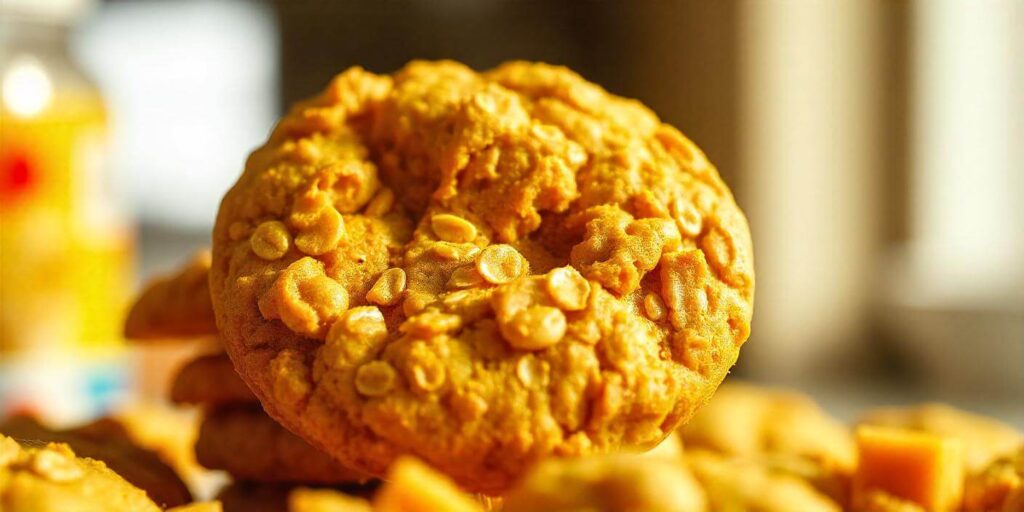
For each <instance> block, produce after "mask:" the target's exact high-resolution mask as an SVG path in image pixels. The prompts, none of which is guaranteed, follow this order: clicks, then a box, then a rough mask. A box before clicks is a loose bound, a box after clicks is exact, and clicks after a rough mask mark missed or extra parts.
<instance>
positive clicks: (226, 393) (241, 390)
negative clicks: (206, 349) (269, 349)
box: [171, 353, 257, 407]
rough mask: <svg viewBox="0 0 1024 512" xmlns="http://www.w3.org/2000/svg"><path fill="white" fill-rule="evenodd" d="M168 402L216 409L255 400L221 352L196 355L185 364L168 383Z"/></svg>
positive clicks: (229, 360) (228, 359)
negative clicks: (169, 383)
mask: <svg viewBox="0 0 1024 512" xmlns="http://www.w3.org/2000/svg"><path fill="white" fill-rule="evenodd" d="M171 401H172V402H174V403H179V404H203V405H206V406H211V407H215V406H218V405H226V404H246V403H255V402H256V401H257V400H256V395H253V394H252V391H250V390H249V386H246V385H245V382H244V381H243V380H242V378H241V377H239V376H238V374H237V373H236V372H235V366H234V364H232V363H231V359H230V358H229V357H228V356H227V354H224V353H220V354H209V355H205V356H199V357H197V358H195V359H193V360H192V361H189V362H188V363H185V365H184V366H182V367H181V369H180V370H178V373H177V375H175V376H174V380H173V381H172V383H171Z"/></svg>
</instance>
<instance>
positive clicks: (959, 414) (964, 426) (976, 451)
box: [859, 403, 1024, 473]
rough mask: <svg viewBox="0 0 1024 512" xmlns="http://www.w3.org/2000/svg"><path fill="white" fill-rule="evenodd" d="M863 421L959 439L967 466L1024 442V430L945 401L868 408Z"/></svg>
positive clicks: (980, 465)
mask: <svg viewBox="0 0 1024 512" xmlns="http://www.w3.org/2000/svg"><path fill="white" fill-rule="evenodd" d="M859 424H861V425H875V426H882V427H899V428H907V429H911V430H917V431H920V432H927V433H929V434H935V435H939V436H943V437H952V438H955V439H959V440H960V441H961V442H963V445H964V469H965V470H966V471H967V472H968V473H976V472H978V471H981V470H983V469H984V468H985V467H986V466H987V465H988V464H989V463H990V462H992V461H993V460H995V459H997V458H999V457H1001V456H1004V455H1006V454H1009V453H1011V452H1013V451H1014V450H1015V449H1017V448H1018V447H1019V446H1020V445H1022V444H1024V433H1021V432H1020V431H1019V430H1017V429H1015V428H1013V427H1012V426H1010V425H1007V424H1006V423H1002V422H1000V421H998V420H996V419H994V418H989V417H987V416H981V415H979V414H973V413H970V412H967V411H962V410H959V409H956V408H954V407H951V406H949V405H945V404H938V403H929V404H921V405H915V406H911V407H882V408H878V409H874V410H871V411H868V412H867V413H865V414H864V416H863V417H862V418H861V419H860V422H859Z"/></svg>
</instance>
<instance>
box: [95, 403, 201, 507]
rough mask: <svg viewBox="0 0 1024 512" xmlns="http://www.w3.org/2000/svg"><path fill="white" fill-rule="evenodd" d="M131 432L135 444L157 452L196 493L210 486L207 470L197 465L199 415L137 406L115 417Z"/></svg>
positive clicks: (153, 406) (144, 405) (193, 412)
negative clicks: (205, 485) (196, 450)
mask: <svg viewBox="0 0 1024 512" xmlns="http://www.w3.org/2000/svg"><path fill="white" fill-rule="evenodd" d="M113 419H114V420H116V421H117V422H118V423H120V424H121V425H124V427H125V429H126V430H127V431H128V434H129V437H130V438H131V440H132V442H134V443H135V444H138V445H139V446H141V447H143V448H145V449H147V450H151V451H153V452H156V453H157V454H158V455H159V456H160V459H161V460H163V461H164V462H166V463H167V464H168V465H170V466H171V467H172V468H174V471H175V472H176V473H177V474H178V475H179V476H181V477H182V479H183V480H185V482H186V484H188V486H189V487H190V488H192V489H199V490H202V487H203V486H204V484H205V483H206V482H208V478H207V477H208V476H209V475H208V473H209V471H207V470H206V469H204V468H203V467H201V466H200V465H199V464H198V463H197V462H196V453H195V444H196V438H197V437H198V436H199V411H187V410H181V409H172V408H170V407H166V406H163V405H155V404H148V405H146V404H133V405H131V406H129V407H126V408H123V409H121V410H119V411H117V413H116V414H115V415H114V416H113Z"/></svg>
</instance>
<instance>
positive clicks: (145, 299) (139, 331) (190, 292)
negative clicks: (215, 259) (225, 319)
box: [124, 251, 217, 340]
mask: <svg viewBox="0 0 1024 512" xmlns="http://www.w3.org/2000/svg"><path fill="white" fill-rule="evenodd" d="M209 272H210V253H209V251H202V252H200V253H198V254H196V255H195V256H194V257H193V258H192V259H191V260H190V261H189V262H188V263H187V264H186V265H185V266H183V267H182V268H180V269H178V270H176V271H175V272H174V273H173V274H170V275H167V276H162V277H158V278H156V279H154V280H152V281H150V282H149V283H148V284H147V285H146V287H145V288H144V289H143V291H142V293H141V294H140V295H139V297H138V299H136V300H135V303H134V304H132V307H131V309H130V310H129V312H128V318H127V319H126V320H125V326H124V333H125V336H126V337H127V338H129V339H135V340H160V339H181V338H194V337H199V336H214V335H216V334H217V323H216V321H215V320H214V314H213V306H212V304H211V301H210V287H209Z"/></svg>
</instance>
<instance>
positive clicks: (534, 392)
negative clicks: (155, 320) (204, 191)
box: [210, 62, 754, 495]
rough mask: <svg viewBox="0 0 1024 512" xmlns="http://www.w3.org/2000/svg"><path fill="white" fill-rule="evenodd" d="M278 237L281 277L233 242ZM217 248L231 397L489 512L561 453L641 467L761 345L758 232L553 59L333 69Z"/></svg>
mask: <svg viewBox="0 0 1024 512" xmlns="http://www.w3.org/2000/svg"><path fill="white" fill-rule="evenodd" d="M268 222H279V223H282V224H283V225H285V226H286V227H287V228H288V233H289V234H290V235H291V236H292V240H293V243H292V247H291V248H290V249H288V250H287V252H285V253H284V254H283V255H281V256H280V257H279V258H276V259H273V258H272V259H267V258H264V257H261V256H260V254H259V253H257V252H254V248H255V246H254V245H253V241H254V240H263V238H260V237H256V238H255V239H254V238H253V236H252V233H250V232H248V231H247V230H249V229H256V228H257V227H258V226H260V225H263V224H264V223H268ZM273 225H275V226H276V224H273ZM275 229H276V228H275ZM268 245H269V246H270V249H274V248H277V247H283V244H275V243H270V244H268ZM213 247H214V261H215V264H214V265H213V267H212V270H211V280H210V283H211V290H212V291H213V296H214V298H215V299H214V300H215V305H216V311H217V314H218V324H219V325H220V326H221V328H222V335H223V338H224V342H225V346H226V349H227V351H228V353H229V354H230V355H231V359H232V360H233V361H235V363H236V367H237V369H238V371H239V373H240V374H241V375H242V377H243V379H244V380H245V382H247V383H249V384H250V385H251V386H252V390H253V392H254V393H255V394H256V396H257V397H258V398H259V399H260V401H261V402H262V403H263V405H264V406H265V407H266V409H267V410H268V411H272V414H273V415H274V418H275V419H277V420H279V421H280V422H282V423H283V424H284V425H285V426H286V427H287V428H288V429H289V430H291V431H293V432H296V433H298V434H299V435H300V436H302V437H303V438H305V439H307V440H308V441H309V442H310V443H311V444H314V445H316V446H318V447H322V448H323V449H324V450H325V451H326V452H327V453H329V454H330V455H331V456H333V457H336V458H337V459H338V460H339V461H341V462H342V463H343V464H346V465H348V466H351V467H353V468H355V469H359V470H361V471H365V472H367V473H369V474H371V475H374V476H377V477H382V476H383V475H385V474H386V472H387V471H388V468H389V467H390V466H391V464H392V463H393V462H394V461H395V459H396V458H398V457H399V456H402V455H413V456H416V457H417V458H419V459H421V460H423V461H424V462H425V463H427V464H429V465H430V466H431V467H436V468H438V469H439V470H440V471H443V472H444V473H445V474H447V475H449V476H451V477H452V478H453V479H454V480H455V481H456V482H457V483H458V484H459V486H461V487H462V488H464V489H467V490H469V491H473V492H481V493H486V494H491V495H496V494H500V493H501V492H503V491H504V490H505V489H507V488H508V487H509V486H510V485H512V483H513V482H514V481H515V480H516V479H518V478H520V477H521V476H522V475H523V474H524V473H525V471H527V470H528V468H530V467H531V466H533V465H534V464H535V463H537V462H538V461H540V460H543V459H545V458H548V457H551V456H583V455H587V454H592V453H608V452H612V451H622V450H626V451H639V450H644V449H649V448H650V447H651V446H653V445H654V444H656V443H658V442H659V441H661V440H662V439H663V438H665V436H666V435H667V434H668V433H670V432H672V431H673V430H674V429H675V428H676V427H677V426H678V425H679V424H681V423H683V422H685V421H686V420H687V419H689V418H690V417H691V416H692V415H693V413H694V412H695V411H696V410H697V409H698V408H699V407H700V406H701V405H702V404H704V403H705V402H706V401H707V399H708V398H709V397H710V396H711V394H712V393H713V392H714V390H715V388H716V387H717V386H718V384H719V383H720V382H721V380H722V379H723V378H724V376H725V375H726V373H727V372H728V370H729V368H730V367H731V366H732V365H733V364H734V363H735V362H736V359H737V357H738V356H739V351H740V347H741V346H742V344H743V343H744V342H745V340H746V339H747V337H748V335H749V332H750V319H751V314H752V308H753V299H754V271H753V266H752V254H753V251H752V248H751V243H750V234H749V229H748V227H747V223H746V219H745V218H744V217H743V214H742V213H741V212H740V210H739V208H738V207H737V206H736V203H735V201H734V200H733V197H732V194H731V193H730V191H729V189H728V187H726V185H725V184H724V183H723V182H722V180H721V178H720V177H719V175H718V172H717V171H716V170H715V168H714V167H713V166H712V165H711V164H710V163H709V162H708V161H707V159H706V158H705V157H704V155H703V154H702V153H701V152H700V150H699V149H698V148H697V147H696V146H695V145H694V144H693V143H692V142H691V141H689V140H688V139H686V137H684V136H683V135H682V134H680V133H679V132H678V130H676V129H674V128H672V127H670V126H668V125H665V124H663V123H662V122H661V121H660V120H659V119H658V118H657V117H656V116H655V115H654V114H653V113H652V112H651V111H650V110H648V109H647V108H645V107H644V106H642V105H641V104H639V103H637V102H636V101H633V100H628V99H624V98H619V97H617V96H614V95H612V94H609V93H608V92H606V91H604V90H603V89H601V88H600V87H598V86H596V85H594V84H591V83H589V82H587V81H586V80H584V79H583V78H582V77H580V76H579V75H577V74H575V73H573V72H571V71H569V70H567V69H565V68H561V67H555V66H548V65H543V64H532V63H525V62H513V63H508V64H505V65H502V66H500V67H498V68H496V69H494V70H491V71H487V72H483V73H478V72H475V71H473V70H471V69H469V68H467V67H465V66H462V65H460V64H457V63H454V62H412V63H410V64H409V65H407V66H406V67H404V68H403V69H401V70H399V71H398V72H396V73H394V74H393V75H377V74H373V73H369V72H367V71H365V70H362V69H358V68H353V69H350V70H348V71H346V72H344V73H342V74H341V75H338V76H337V77H336V78H335V79H334V80H333V81H332V82H331V83H330V84H329V85H328V87H327V88H326V90H324V91H323V92H322V93H321V94H319V95H317V96H316V97H313V98H310V99H309V100H306V101H303V102H300V103H299V104H297V105H295V106H294V107H293V108H292V109H291V110H290V112H289V113H288V115H286V116H285V117H284V119H282V120H281V122H280V123H279V124H278V126H277V127H276V128H275V130H274V132H273V133H272V134H271V136H270V138H269V139H268V140H267V142H266V143H265V144H264V145H263V146H262V147H261V148H259V149H257V150H256V151H255V152H254V153H253V154H252V155H251V156H250V158H249V159H248V161H247V164H246V169H245V171H244V173H243V174H242V176H241V177H240V178H239V179H238V181H237V183H236V184H235V185H234V187H232V189H231V190H230V191H229V192H228V194H227V195H226V196H225V197H224V200H223V202H222V204H221V208H220V211H219V213H218V219H217V224H216V226H215V228H214V232H213ZM277 252H280V251H277V250H269V251H266V253H265V254H264V256H277ZM357 317H360V318H361V320H359V321H356V318H357ZM360 329H365V332H360Z"/></svg>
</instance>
